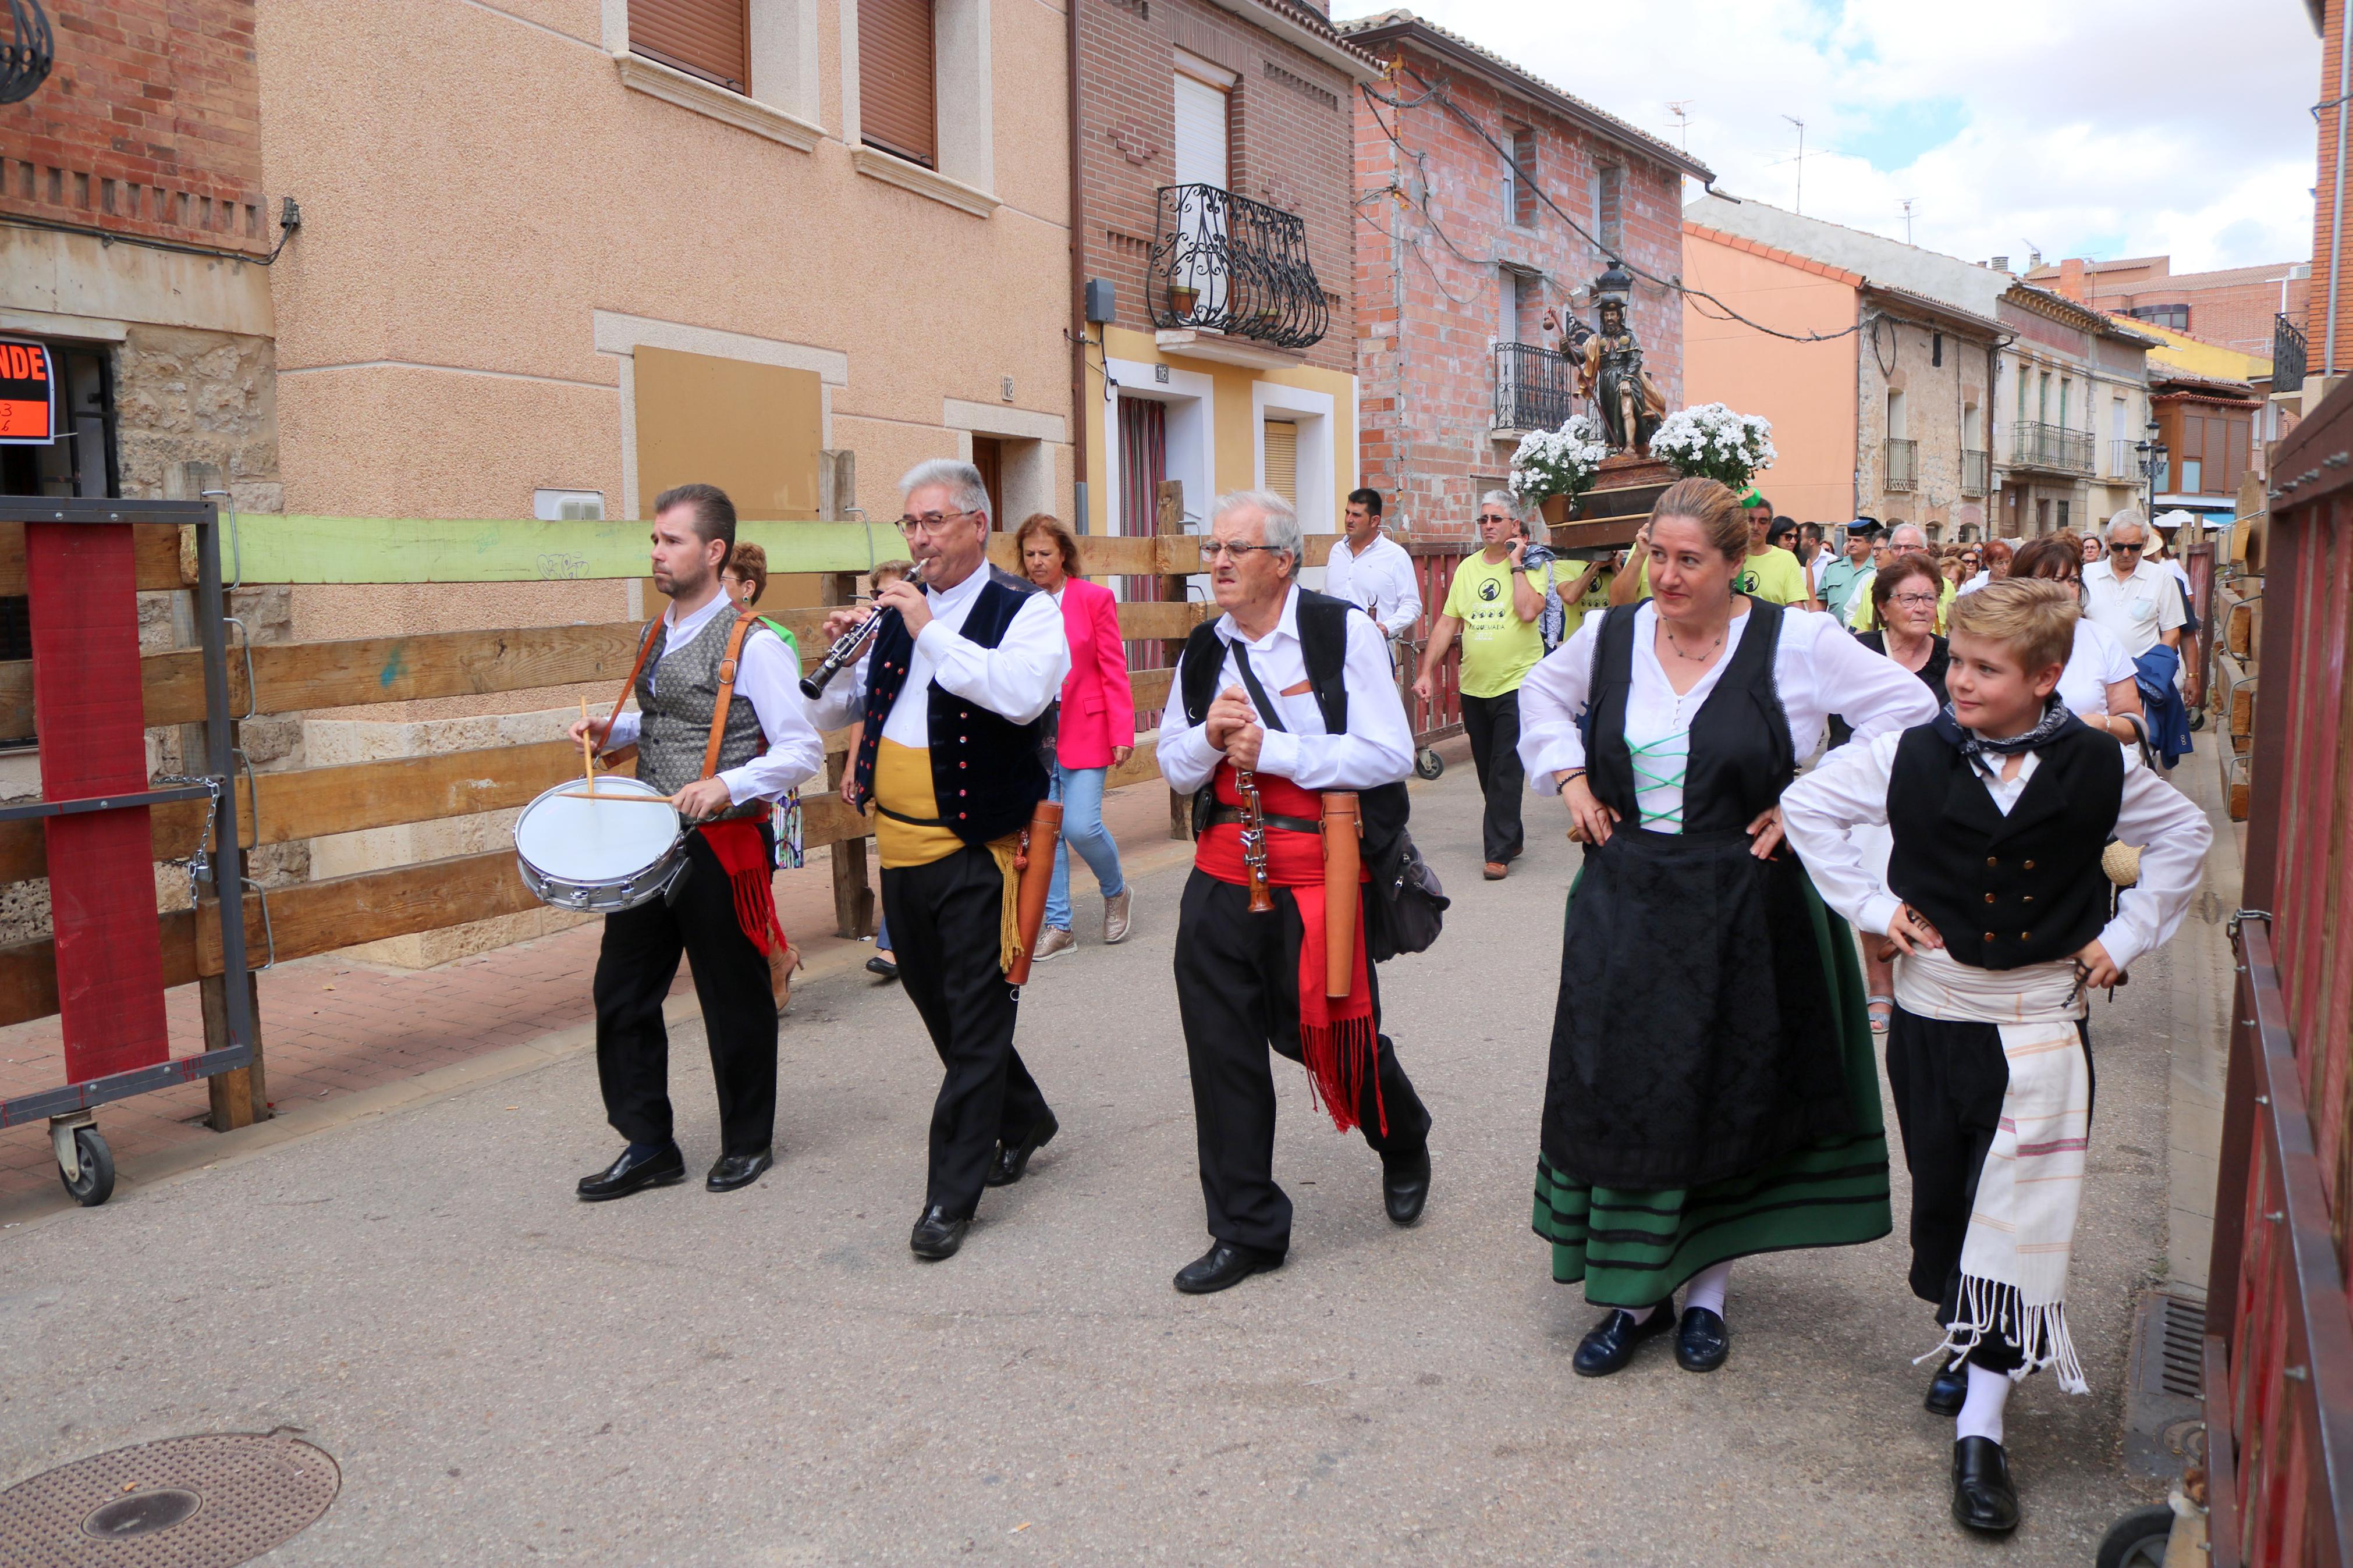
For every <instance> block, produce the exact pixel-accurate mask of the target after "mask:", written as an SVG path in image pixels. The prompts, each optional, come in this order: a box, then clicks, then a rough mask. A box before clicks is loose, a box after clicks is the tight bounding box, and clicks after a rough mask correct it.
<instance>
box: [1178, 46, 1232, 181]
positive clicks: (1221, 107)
mask: <svg viewBox="0 0 2353 1568" xmlns="http://www.w3.org/2000/svg"><path fill="white" fill-rule="evenodd" d="M1226 146H1227V132H1226V95H1225V94H1224V93H1223V92H1221V91H1220V90H1219V89H1216V88H1214V87H1211V86H1210V85H1209V84H1208V82H1205V81H1201V80H1199V79H1196V78H1194V77H1189V76H1185V75H1182V74H1181V73H1180V74H1179V75H1178V76H1177V77H1176V183H1177V184H1180V185H1215V186H1217V187H1218V188H1219V190H1224V189H1225V188H1226V181H1227V178H1228V169H1227V164H1226Z"/></svg>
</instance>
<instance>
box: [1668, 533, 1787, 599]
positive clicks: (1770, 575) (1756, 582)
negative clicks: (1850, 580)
mask: <svg viewBox="0 0 2353 1568" xmlns="http://www.w3.org/2000/svg"><path fill="white" fill-rule="evenodd" d="M1635 584H1636V586H1635V589H1634V596H1635V597H1636V598H1638V599H1642V598H1648V597H1650V594H1651V563H1650V562H1649V560H1648V559H1647V558H1646V559H1645V560H1643V561H1642V562H1641V564H1640V571H1639V575H1638V576H1637V577H1636V579H1635ZM1732 591H1733V592H1734V593H1736V594H1746V595H1748V596H1749V597H1750V598H1752V599H1767V600H1770V601H1771V602H1772V603H1774V604H1776V605H1802V604H1804V603H1805V602H1806V598H1807V595H1806V569H1805V567H1803V566H1802V565H1800V564H1799V562H1798V558H1797V557H1796V556H1795V555H1792V554H1791V553H1789V552H1788V551H1786V550H1783V549H1782V548H1780V547H1779V546H1778V545H1775V546H1772V547H1771V548H1769V549H1767V551H1766V552H1765V553H1764V554H1762V555H1744V556H1742V557H1741V558H1740V564H1739V565H1738V566H1736V567H1735V568H1734V569H1733V573H1732Z"/></svg>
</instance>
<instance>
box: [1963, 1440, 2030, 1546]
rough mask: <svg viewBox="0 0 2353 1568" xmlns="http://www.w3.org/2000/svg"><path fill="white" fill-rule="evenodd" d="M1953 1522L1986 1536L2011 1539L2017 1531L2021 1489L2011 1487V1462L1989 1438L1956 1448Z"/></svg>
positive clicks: (1997, 1444) (1968, 1442)
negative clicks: (2010, 1536)
mask: <svg viewBox="0 0 2353 1568" xmlns="http://www.w3.org/2000/svg"><path fill="white" fill-rule="evenodd" d="M1953 1522H1954V1523H1956V1524H1957V1525H1959V1526H1960V1527H1961V1528H1962V1529H1963V1530H1974V1531H1978V1532H1980V1533H1981V1534H1985V1535H2008V1534H2009V1533H2010V1531H2013V1530H2016V1529H2017V1528H2018V1489H2017V1488H2016V1487H2014V1486H2012V1485H2010V1460H2009V1459H2008V1458H2006V1457H2005V1456H2004V1455H2003V1453H2002V1451H2001V1445H2000V1444H1999V1443H1997V1442H1995V1441H1994V1440H1993V1439H1992V1438H1990V1437H1964V1438H1962V1439H1961V1440H1960V1441H1959V1442H1957V1443H1956V1444H1954V1445H1953Z"/></svg>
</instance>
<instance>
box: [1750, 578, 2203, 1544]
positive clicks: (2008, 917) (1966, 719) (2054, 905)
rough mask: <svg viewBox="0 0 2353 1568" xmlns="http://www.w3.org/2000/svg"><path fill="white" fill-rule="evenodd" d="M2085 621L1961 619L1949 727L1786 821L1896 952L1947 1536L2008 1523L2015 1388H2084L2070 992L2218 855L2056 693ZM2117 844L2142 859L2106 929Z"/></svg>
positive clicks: (2145, 774)
mask: <svg viewBox="0 0 2353 1568" xmlns="http://www.w3.org/2000/svg"><path fill="white" fill-rule="evenodd" d="M2077 614H2078V611H2077V608H2076V603H2075V599H2074V596H2073V595H2072V594H2070V593H2069V592H2068V590H2067V586H2066V585H2065V584H2061V583H2055V582H2051V581H2047V580H2042V579H2031V580H2020V579H2008V580H2004V581H2001V582H1997V583H1992V584H1988V585H1987V586H1986V587H1984V588H1981V589H1979V590H1978V592H1976V593H1974V594H1971V595H1967V596H1966V597H1964V598H1962V599H1960V600H1959V601H1958V602H1957V603H1956V604H1955V605H1954V606H1953V610H1952V637H1951V664H1950V667H1949V668H1948V670H1947V675H1946V678H1945V688H1946V691H1947V695H1948V698H1949V700H1948V701H1947V704H1946V708H1945V711H1944V712H1943V713H1942V714H1941V715H1940V716H1938V717H1937V718H1936V720H1935V721H1933V722H1931V723H1928V724H1924V725H1921V726H1920V727H1918V728H1916V729H1912V730H1906V731H1902V732H1900V733H1896V734H1888V735H1883V736H1881V737H1879V738H1878V739H1877V740H1875V741H1871V742H1860V743H1857V744H1853V745H1849V746H1844V747H1841V748H1840V749H1838V750H1837V751H1835V752H1831V755H1830V757H1829V758H1828V759H1827V760H1826V761H1825V762H1824V763H1822V765H1821V766H1820V768H1818V769H1816V770H1815V771H1814V772H1813V773H1810V774H1809V775H1808V776H1806V777H1804V778H1800V779H1799V780H1798V781H1797V782H1796V783H1794V784H1791V785H1790V786H1789V789H1788V793H1787V794H1785V795H1783V796H1782V799H1781V812H1782V820H1783V823H1784V827H1785V831H1786V833H1787V834H1788V839H1789V842H1790V843H1791V845H1793V846H1794V847H1796V848H1797V851H1798V853H1799V857H1800V858H1802V859H1803V860H1804V861H1805V864H1806V868H1807V869H1808V871H1809V872H1810V873H1811V875H1812V877H1813V879H1814V885H1815V886H1816V887H1817V888H1818V889H1820V892H1821V895H1822V897H1823V899H1824V900H1827V901H1828V902H1829V903H1830V904H1831V906H1832V907H1833V908H1835V909H1837V910H1839V912H1840V913H1841V914H1843V915H1845V916H1846V917H1847V918H1848V919H1849V920H1850V921H1853V922H1854V925H1855V929H1856V930H1857V931H1871V932H1879V931H1884V932H1885V933H1886V938H1885V941H1886V942H1887V943H1888V944H1890V945H1891V946H1892V947H1893V948H1894V952H1896V954H1897V957H1896V959H1895V1013H1894V1020H1893V1023H1892V1026H1891V1028H1890V1030H1889V1034H1888V1039H1887V1078H1888V1083H1889V1087H1890V1088H1891V1089H1893V1091H1894V1100H1895V1114H1896V1121H1897V1122H1898V1124H1899V1125H1900V1126H1901V1128H1902V1130H1903V1135H1904V1160H1905V1166H1906V1168H1908V1169H1909V1170H1910V1172H1911V1173H1912V1276H1911V1282H1912V1289H1913V1291H1914V1293H1915V1294H1916V1295H1918V1296H1920V1297H1921V1298H1922V1299H1923V1300H1929V1301H1934V1302H1936V1321H1937V1322H1938V1323H1939V1324H1941V1325H1942V1326H1943V1328H1944V1330H1945V1338H1944V1342H1942V1343H1941V1344H1939V1345H1938V1346H1937V1347H1936V1350H1935V1351H1934V1352H1931V1353H1932V1354H1933V1355H1935V1356H1936V1358H1937V1363H1938V1364H1937V1371H1936V1378H1935V1380H1934V1381H1933V1382H1932V1383H1931V1384H1930V1385H1929V1391H1928V1397H1927V1400H1926V1405H1927V1407H1928V1408H1929V1409H1930V1410H1932V1411H1935V1412H1936V1414H1938V1415H1953V1416H1954V1417H1955V1434H1954V1435H1955V1443H1954V1447H1953V1517H1954V1519H1955V1520H1956V1521H1957V1522H1958V1523H1960V1524H1961V1525H1962V1526H1963V1527H1965V1528H1967V1529H1968V1530H1972V1531H1983V1532H1987V1533H1990V1534H2003V1533H2007V1532H2008V1531H2011V1530H2013V1529H2015V1528H2016V1527H2017V1524H2018V1518H2019V1509H2018V1493H2017V1489H2016V1488H2015V1486H2014V1485H2013V1484H2012V1482H2011V1479H2010V1468H2009V1462H2008V1459H2007V1458H2006V1457H2005V1455H2004V1453H2003V1450H2002V1411H2003V1406H2004V1405H2005V1403H2006V1402H2007V1400H2008V1398H2009V1395H2010V1386H2011V1384H2014V1383H2018V1382H2021V1381H2023V1380H2024V1378H2025V1377H2026V1375H2027V1374H2028V1373H2031V1372H2034V1371H2037V1370H2039V1369H2041V1368H2042V1367H2046V1366H2047V1367H2052V1368H2054V1369H2055V1370H2056V1372H2057V1374H2058V1377H2059V1384H2060V1386H2061V1387H2062V1388H2063V1389H2065V1390H2066V1391H2067V1392H2068V1393H2070V1394H2083V1393H2087V1392H2088V1389H2087V1387H2086V1385H2085V1384H2084V1372H2083V1367H2082V1364H2081V1363H2080V1362H2079V1361H2078V1359H2077V1357H2076V1354H2075V1349H2074V1346H2073V1342H2071V1341H2070V1339H2069V1337H2068V1331H2067V1318H2066V1307H2065V1296H2066V1283H2067V1260H2068V1255H2069V1251H2070V1248H2071V1247H2072V1245H2073V1237H2074V1229H2075V1213H2076V1205H2077V1200H2078V1198H2079V1195H2080V1193H2081V1189H2082V1184H2083V1176H2084V1145H2085V1142H2086V1140H2087V1137H2088V1135H2089V1132H2090V1127H2091V1111H2092V1065H2091V1057H2090V1045H2089V1037H2088V1035H2087V1034H2086V1032H2085V1029H2084V1015H2085V1011H2086V1007H2085V1001H2084V998H2085V994H2086V993H2087V992H2088V991H2090V990H2093V989H2096V988H2099V987H2103V986H2111V985H2115V984H2119V983H2120V982H2121V981H2122V980H2123V979H2124V972H2125V970H2126V968H2127V967H2128V966H2129V965H2130V964H2131V963H2133V962H2134V961H2135V960H2136V959H2137V958H2139V957H2140V956H2141V955H2142V954H2144V953H2147V952H2152V951H2153V950H2155V949H2156V948H2158V947H2159V946H2161V945H2162V944H2163V943H2164V942H2167V941H2168V939H2170V938H2171V937H2172V935H2173V933H2174V931H2175V930H2176V929H2177V928H2178V927H2179V925H2180V923H2181V917H2182V915H2183V912H2184V911H2185V910H2187V909H2188V908H2189V896H2190V894H2191V893H2192V892H2193V891H2195V890H2196V889H2197V886H2198V879H2199V868H2200V864H2201V862H2202V861H2203V860H2204V858H2205V855H2206V847H2207V845H2208V844H2209V843H2210V842H2211V839H2212V837H2213V830H2212V828H2211V826H2209V825H2208V823H2207V820H2206V816H2205V814H2204V813H2203V812H2201V811H2200V809H2199V808H2198V807H2197V806H2196V805H2192V804H2191V803H2190V802H2189V800H2187V799H2185V798H2184V797H2183V796H2182V795H2180V794H2179V793H2178V792H2177V791H2176V790H2175V789H2174V788H2173V786H2172V785H2170V784H2167V783H2166V782H2165V781H2164V780H2162V779H2160V778H2159V777H2158V776H2157V775H2156V774H2155V773H2151V772H2150V771H2149V770H2148V769H2147V768H2146V767H2143V766H2142V765H2141V764H2140V763H2139V762H2138V761H2137V760H2136V758H2135V757H2134V755H2133V754H2132V753H2131V752H2127V751H2126V750H2125V749H2124V748H2123V747H2121V746H2119V745H2118V744H2117V743H2116V741H2115V740H2113V739H2111V738H2110V737H2108V736H2107V735H2105V734H2103V733H2101V732H2100V731H2097V730H2094V729H2092V728H2091V727H2089V726H2088V725H2086V724H2084V721H2082V720H2080V719H2077V718H2075V717H2074V716H2073V714H2071V713H2069V712H2068V711H2067V709H2066V706H2065V704H2064V703H2063V702H2062V701H2060V700H2059V699H2058V698H2057V696H2056V695H2055V692H2056V690H2057V688H2058V684H2059V676H2060V671H2061V670H2062V669H2063V668H2064V667H2065V665H2066V662H2067V655H2068V652H2069V649H2070V648H2071V647H2072V646H2073V637H2074V626H2075V619H2076V616H2077ZM1866 823H1885V824H1887V825H1888V826H1889V827H1890V828H1891V829H1892V830H1893V834H1894V851H1893V853H1892V854H1891V856H1890V858H1889V860H1888V868H1887V878H1886V883H1885V885H1884V886H1882V885H1880V883H1879V881H1878V879H1875V878H1874V877H1873V876H1872V875H1871V873H1870V872H1869V870H1867V869H1866V868H1865V866H1864V863H1863V861H1862V857H1861V856H1860V855H1859V854H1858V853H1857V851H1856V850H1855V848H1854V847H1853V846H1852V844H1851V843H1850V842H1849V841H1848V837H1847V834H1848V831H1849V829H1851V828H1853V827H1857V826H1862V825H1863V824H1866ZM2111 838H2114V839H2116V840H2117V841H2119V842H2120V843H2122V844H2125V845H2132V846H2139V847H2141V852H2140V857H2139V860H2140V866H2139V878H2138V880H2137V883H2135V884H2133V885H2130V886H2128V887H2127V888H2126V889H2125V891H2124V892H2123V894H2122V896H2121V897H2120V898H2119V899H2118V900H2116V907H2115V910H2114V912H2113V913H2111V910H2110V906H2109V889H2110V881H2109V879H2108V877H2107V875H2106V874H2105V871H2104V870H2103V869H2102V860H2103V854H2102V852H2103V850H2104V848H2105V847H2106V845H2107V844H2108V842H2109V840H2110V839H2111ZM1867 940H1868V939H1867ZM1922 1359H1923V1360H1926V1359H1927V1358H1926V1357H1923V1358H1922Z"/></svg>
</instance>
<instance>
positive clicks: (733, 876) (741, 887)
mask: <svg viewBox="0 0 2353 1568" xmlns="http://www.w3.org/2000/svg"><path fill="white" fill-rule="evenodd" d="M760 821H761V819H760V818H758V817H756V816H731V817H728V818H727V819H726V820H724V821H723V822H705V823H702V824H701V825H699V826H697V827H696V829H695V831H696V832H698V833H700V834H702V841H703V842H704V843H705V844H708V845H710V846H711V852H712V854H713V855H715V856H717V857H718V858H719V868H720V869H721V870H723V871H724V872H726V873H727V880H728V884H729V886H730V887H731V888H732V889H733V891H734V894H735V923H736V924H737V925H739V926H742V927H743V928H744V935H745V936H747V937H749V938H751V940H752V945H753V946H754V947H756V948H758V949H759V950H760V951H761V952H783V951H784V950H785V948H786V946H787V945H789V944H788V943H787V942H786V940H785V927H784V922H783V921H779V920H778V919H777V918H776V883H775V882H774V880H773V879H772V878H773V875H774V873H775V870H776V868H775V867H774V866H773V865H771V864H770V863H769V860H768V847H767V845H766V844H765V843H763V842H762V841H761V838H760ZM772 940H773V942H775V945H774V946H773V947H772V946H770V945H769V943H770V942H771V941H772Z"/></svg>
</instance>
